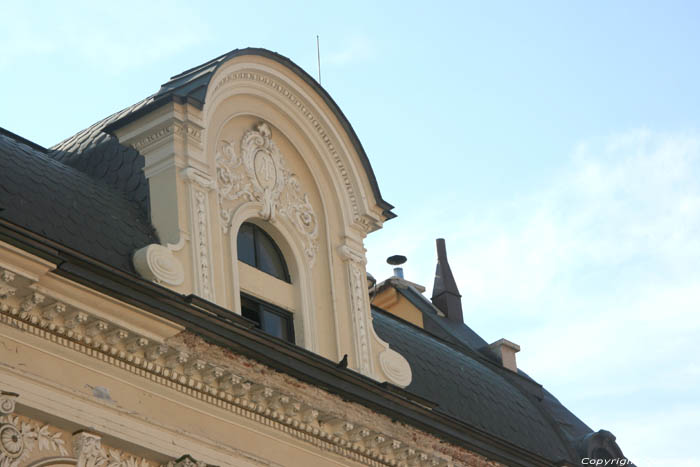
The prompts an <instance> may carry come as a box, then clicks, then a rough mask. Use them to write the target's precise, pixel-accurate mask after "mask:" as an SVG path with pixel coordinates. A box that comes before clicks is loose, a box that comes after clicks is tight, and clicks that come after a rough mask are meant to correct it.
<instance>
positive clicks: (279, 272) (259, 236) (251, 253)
mask: <svg viewBox="0 0 700 467" xmlns="http://www.w3.org/2000/svg"><path fill="white" fill-rule="evenodd" d="M237 249H238V259H239V260H240V261H242V262H244V263H246V264H248V265H250V266H253V267H254V268H257V269H260V270H261V271H263V272H266V273H268V274H270V275H271V276H274V277H276V278H278V279H280V280H283V281H285V282H291V281H290V280H289V272H288V270H287V263H285V261H284V256H282V252H281V251H280V249H279V247H278V246H277V245H276V244H275V242H274V240H272V237H270V236H269V235H268V234H267V233H265V231H264V230H262V229H261V228H260V227H258V226H257V225H255V224H251V223H249V222H245V223H244V224H243V225H241V228H240V229H239V230H238V238H237Z"/></svg>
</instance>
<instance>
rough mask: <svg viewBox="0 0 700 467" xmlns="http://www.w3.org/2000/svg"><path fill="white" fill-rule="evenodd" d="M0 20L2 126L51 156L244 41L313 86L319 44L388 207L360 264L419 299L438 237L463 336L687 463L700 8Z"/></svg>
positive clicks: (693, 425)
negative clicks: (395, 274) (414, 287)
mask: <svg viewBox="0 0 700 467" xmlns="http://www.w3.org/2000/svg"><path fill="white" fill-rule="evenodd" d="M30 5H31V6H30ZM117 5H118V6H117ZM1 7H2V8H1V9H2V11H3V17H4V18H5V21H4V24H3V28H2V29H0V50H2V51H3V52H2V54H0V73H2V80H1V82H2V86H0V125H1V126H3V127H5V128H7V129H9V130H11V131H14V132H16V133H18V134H20V135H22V136H24V137H26V138H29V139H31V140H33V141H36V142H38V143H40V144H42V145H46V146H50V145H52V144H55V143H56V142H58V141H60V140H61V139H63V138H66V137H68V136H70V135H72V134H74V133H75V132H77V131H79V130H81V129H82V128H84V127H86V126H89V125H90V124H92V123H93V122H95V121H97V120H99V119H101V118H103V117H105V116H106V115H108V114H110V113H112V112H114V111H117V110H119V109H121V108H123V107H126V106H128V105H130V104H132V103H134V102H136V101H137V100H139V99H141V98H143V97H145V96H146V95H148V94H151V93H152V92H154V91H156V90H157V89H158V87H159V85H160V84H161V83H163V82H165V81H166V80H167V79H168V78H169V77H170V76H171V75H174V74H176V73H178V72H180V71H183V70H185V69H187V68H190V67H192V66H194V65H197V64H199V63H202V62H204V61H206V60H208V59H210V58H212V57H214V56H217V55H220V54H221V53H224V52H226V51H228V50H231V49H234V48H237V47H245V46H257V47H265V48H269V49H271V50H274V51H277V52H279V53H281V54H283V55H285V56H287V57H289V58H291V59H292V60H293V61H295V62H296V63H297V64H299V65H300V66H302V67H303V68H304V69H306V70H307V71H308V72H309V73H311V74H312V75H314V76H316V34H319V35H320V36H321V57H322V68H323V71H322V73H323V75H322V76H323V85H324V87H325V88H326V89H327V90H328V91H329V92H330V94H331V95H332V96H333V97H334V99H335V100H336V102H337V103H338V104H339V105H340V107H341V108H342V109H343V111H344V112H345V114H346V116H347V117H348V119H349V120H350V122H351V123H352V125H353V126H354V128H355V130H356V132H357V134H358V135H359V137H360V139H361V141H362V143H363V145H364V147H365V150H366V152H367V154H368V155H369V157H370V160H371V162H372V165H373V167H374V170H375V173H376V176H377V179H378V180H379V183H380V187H381V189H382V193H383V195H384V197H385V199H387V200H388V201H390V202H392V203H393V204H395V205H396V213H397V214H398V215H399V217H398V218H397V219H394V220H392V221H390V222H388V223H387V224H386V226H385V228H384V229H383V230H382V231H380V232H377V233H375V234H372V235H371V236H370V238H369V240H368V241H367V244H366V246H367V249H368V257H369V264H368V269H369V270H370V271H371V272H372V273H373V274H374V275H375V276H376V277H378V278H384V277H386V276H388V275H389V274H390V268H389V266H387V265H385V264H384V259H385V258H386V257H387V256H389V255H391V254H397V253H400V254H405V255H406V256H408V258H409V261H408V263H407V264H406V277H407V278H408V279H410V280H413V281H415V282H418V283H421V284H424V285H426V286H428V289H429V290H430V288H431V285H432V276H433V271H434V263H435V246H434V239H435V238H436V237H445V238H446V240H447V249H448V255H449V258H450V262H451V264H452V268H453V271H454V273H455V275H456V277H457V281H458V285H459V287H460V290H461V292H462V294H463V296H464V297H463V302H464V308H465V320H466V322H467V324H468V325H470V326H471V327H472V328H474V329H475V330H476V331H477V332H479V333H480V334H481V335H482V336H483V337H484V338H485V339H486V340H488V341H494V340H496V339H498V338H501V337H505V338H507V339H509V340H512V341H514V342H517V343H518V344H520V345H521V347H522V351H521V352H520V354H518V362H519V365H520V366H521V367H522V368H524V369H525V370H526V371H527V372H528V373H529V374H531V375H532V376H533V377H534V378H535V379H537V380H538V381H539V382H541V383H542V384H544V385H545V387H547V388H548V389H549V390H550V391H551V392H553V393H554V394H555V395H556V396H557V397H559V399H560V400H561V401H562V402H563V403H564V404H565V405H566V406H567V407H569V408H570V409H571V410H572V411H573V412H574V413H576V414H577V415H578V416H579V417H580V418H582V419H583V420H584V421H585V422H586V423H587V424H589V426H591V427H592V428H593V429H595V430H597V429H600V428H605V429H608V430H610V431H612V432H613V433H614V434H615V435H617V437H618V441H619V443H620V445H621V446H622V448H623V449H624V451H625V453H626V454H627V455H628V456H629V457H631V458H632V459H633V460H634V461H635V462H637V463H638V465H640V466H649V465H656V466H668V465H674V466H697V465H700V458H698V457H697V449H696V448H695V446H694V445H695V442H696V441H697V440H698V439H700V400H699V399H700V363H698V359H697V357H696V355H697V349H696V346H697V341H698V337H700V261H699V259H700V110H699V109H700V91H699V90H698V82H700V77H699V67H700V65H699V64H700V61H698V50H700V32H699V30H700V28H698V24H699V22H700V11H699V10H700V6H698V4H697V3H692V2H687V3H683V2H668V1H664V2H656V3H651V2H638V1H635V2H631V1H630V2H615V3H613V2H503V3H496V2H474V3H471V2H433V3H431V4H430V5H429V6H428V4H427V2H420V3H410V2H383V3H382V4H381V5H377V4H376V2H370V3H361V2H344V3H343V4H342V5H341V4H340V3H339V2H338V3H333V2H315V3H314V2H305V3H300V4H296V5H291V3H276V2H265V3H260V2H257V3H252V2H251V3H248V4H243V5H235V4H233V2H221V3H216V2H198V3H197V4H195V3H193V2H177V1H169V2H164V3H159V2H148V4H147V5H142V4H139V3H134V2H120V3H119V4H116V3H114V2H110V3H106V2H104V3H98V2H31V4H30V2H2V5H1ZM8 20H9V21H8Z"/></svg>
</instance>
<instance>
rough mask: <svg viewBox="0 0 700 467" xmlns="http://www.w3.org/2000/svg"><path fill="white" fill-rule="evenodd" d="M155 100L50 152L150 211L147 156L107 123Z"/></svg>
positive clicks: (117, 114) (65, 142)
mask: <svg viewBox="0 0 700 467" xmlns="http://www.w3.org/2000/svg"><path fill="white" fill-rule="evenodd" d="M152 101H153V97H152V96H151V97H147V98H146V99H144V100H142V101H140V102H137V103H136V104H134V105H132V106H130V107H127V108H126V109H124V110H121V111H119V112H117V113H115V114H113V115H111V116H109V117H107V118H105V119H103V120H100V121H99V122H97V123H95V124H94V125H92V126H90V127H89V128H86V129H84V130H83V131H81V132H79V133H77V134H75V135H73V136H71V137H70V138H68V139H66V140H64V141H62V142H60V143H58V144H57V145H55V146H53V147H52V148H51V149H50V150H49V151H48V155H49V156H50V157H53V158H54V159H56V160H57V161H60V162H62V163H64V164H65V165H68V166H70V167H73V168H75V169H77V170H79V171H81V172H83V173H85V174H87V175H89V176H90V177H92V178H94V179H96V180H99V181H102V182H104V183H105V184H106V185H108V186H110V187H112V188H114V189H116V190H118V191H121V192H122V193H124V196H125V197H126V199H128V200H131V201H136V202H137V203H139V205H140V206H141V208H142V209H143V210H144V212H146V213H148V212H149V209H150V204H149V201H148V197H149V193H148V180H146V176H145V175H144V173H143V167H144V159H143V156H142V155H141V154H139V152H138V151H136V150H135V149H133V148H130V147H128V146H123V145H121V144H119V141H117V139H116V138H115V137H114V136H112V135H110V134H108V133H107V132H105V131H104V129H105V127H106V126H107V125H109V124H110V123H113V122H115V121H117V120H119V119H121V118H123V117H125V116H127V115H130V114H132V113H133V112H136V111H138V110H139V109H141V108H143V107H144V106H146V105H148V104H149V103H151V102H152Z"/></svg>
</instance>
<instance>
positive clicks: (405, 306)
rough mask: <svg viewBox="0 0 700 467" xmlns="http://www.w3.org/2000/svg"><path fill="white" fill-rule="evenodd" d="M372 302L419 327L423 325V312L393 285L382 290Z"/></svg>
mask: <svg viewBox="0 0 700 467" xmlns="http://www.w3.org/2000/svg"><path fill="white" fill-rule="evenodd" d="M372 304H373V305H375V306H378V307H379V308H381V309H383V310H385V311H388V312H389V313H391V314H392V315H395V316H398V317H399V318H401V319H403V320H405V321H408V322H409V323H412V324H415V325H416V326H418V327H419V328H422V327H423V313H421V311H420V310H419V309H418V308H416V307H415V306H414V305H413V304H412V303H411V302H409V301H408V300H407V299H406V297H404V296H403V295H401V294H400V293H398V292H397V291H396V289H395V288H393V287H387V288H385V289H384V290H382V291H380V292H379V293H378V294H377V295H376V296H375V297H374V299H373V300H372Z"/></svg>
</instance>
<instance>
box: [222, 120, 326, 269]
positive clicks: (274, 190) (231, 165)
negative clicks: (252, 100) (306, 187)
mask: <svg viewBox="0 0 700 467" xmlns="http://www.w3.org/2000/svg"><path fill="white" fill-rule="evenodd" d="M240 148H241V153H240V155H238V154H237V153H236V150H235V147H234V144H233V143H231V142H229V141H226V140H222V141H220V142H219V145H218V150H217V153H216V175H217V188H218V197H219V213H220V215H221V220H222V228H223V231H224V233H228V231H229V230H230V228H231V218H232V215H233V211H234V210H233V208H231V207H229V204H230V203H229V202H231V201H239V200H245V201H256V202H259V203H262V209H261V210H260V213H259V215H260V217H261V218H263V219H264V220H269V221H271V222H274V221H275V220H276V219H277V218H278V217H279V216H283V217H285V218H286V219H287V220H289V222H291V224H292V225H293V226H294V227H295V229H296V230H297V231H298V232H299V234H301V236H302V238H303V239H304V253H305V254H306V257H307V260H308V261H309V264H310V265H311V266H313V263H314V261H315V259H316V252H317V251H318V218H317V216H316V213H315V211H314V208H313V206H312V205H311V202H310V201H309V196H308V194H307V193H305V192H303V191H302V187H301V183H300V181H299V178H298V177H297V176H296V175H295V174H294V173H293V172H291V171H290V170H289V169H287V167H286V163H285V159H284V156H283V155H282V153H281V151H280V150H279V148H278V147H277V145H276V144H275V142H274V141H273V140H272V131H271V130H270V127H269V126H268V125H267V124H266V123H260V124H258V125H257V126H256V128H255V129H254V130H249V131H246V132H245V134H244V135H243V138H242V139H241V144H240Z"/></svg>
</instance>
